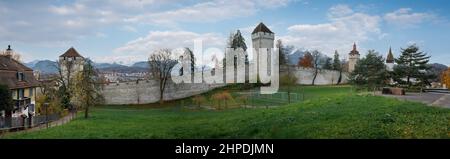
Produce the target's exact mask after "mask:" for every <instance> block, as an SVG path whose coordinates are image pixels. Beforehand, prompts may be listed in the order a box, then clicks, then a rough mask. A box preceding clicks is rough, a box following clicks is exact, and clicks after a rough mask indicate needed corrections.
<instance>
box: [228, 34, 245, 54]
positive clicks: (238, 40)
mask: <svg viewBox="0 0 450 159" xmlns="http://www.w3.org/2000/svg"><path fill="white" fill-rule="evenodd" d="M231 48H234V49H237V48H242V49H244V51H247V45H246V44H245V39H244V37H242V34H241V31H240V30H237V32H236V34H234V36H233V40H232V43H231Z"/></svg>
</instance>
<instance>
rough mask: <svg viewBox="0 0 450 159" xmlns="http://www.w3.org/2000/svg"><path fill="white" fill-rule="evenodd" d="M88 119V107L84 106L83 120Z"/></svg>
mask: <svg viewBox="0 0 450 159" xmlns="http://www.w3.org/2000/svg"><path fill="white" fill-rule="evenodd" d="M88 117H89V105H86V108H85V109H84V118H85V119H87V118H88Z"/></svg>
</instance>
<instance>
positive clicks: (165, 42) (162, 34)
mask: <svg viewBox="0 0 450 159" xmlns="http://www.w3.org/2000/svg"><path fill="white" fill-rule="evenodd" d="M196 39H201V40H202V41H203V49H204V50H205V49H208V48H211V47H214V48H218V49H219V50H223V49H224V48H225V41H226V40H225V38H224V37H223V36H222V35H220V34H217V33H203V34H200V33H194V32H189V31H151V32H150V33H149V34H148V35H147V36H145V37H140V38H137V39H135V40H132V41H130V42H128V43H126V44H125V45H124V46H122V47H119V48H116V49H115V50H114V54H115V56H114V57H104V58H103V57H102V58H103V59H104V60H111V61H122V62H124V63H130V62H136V61H142V60H146V59H147V58H148V56H149V55H150V54H151V53H152V52H153V51H155V50H158V49H162V48H169V49H177V48H184V47H189V48H191V49H193V46H194V40H196ZM100 59H101V58H100ZM111 61H110V62H111Z"/></svg>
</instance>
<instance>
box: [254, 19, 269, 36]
mask: <svg viewBox="0 0 450 159" xmlns="http://www.w3.org/2000/svg"><path fill="white" fill-rule="evenodd" d="M258 32H264V33H272V34H273V32H272V31H270V29H269V28H268V27H267V26H266V25H264V23H262V22H261V23H259V24H258V26H256V28H255V29H254V30H253V32H252V34H255V33H258Z"/></svg>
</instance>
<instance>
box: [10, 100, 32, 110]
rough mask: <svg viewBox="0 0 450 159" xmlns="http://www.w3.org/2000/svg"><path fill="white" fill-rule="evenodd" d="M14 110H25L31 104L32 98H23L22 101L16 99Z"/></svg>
mask: <svg viewBox="0 0 450 159" xmlns="http://www.w3.org/2000/svg"><path fill="white" fill-rule="evenodd" d="M13 102H14V110H17V109H19V108H25V107H27V106H28V105H30V104H31V98H28V97H23V98H21V99H14V100H13Z"/></svg>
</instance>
